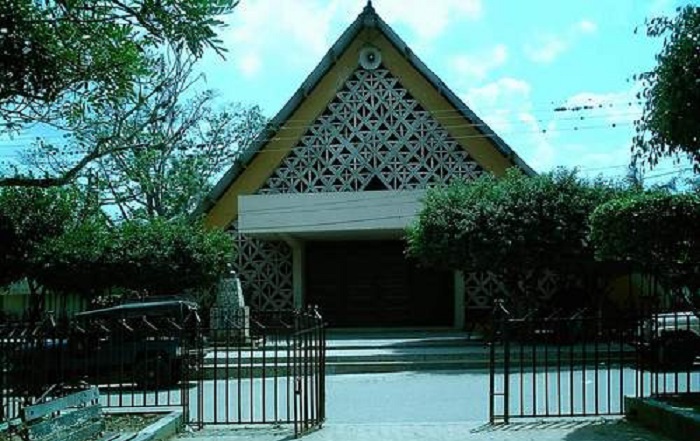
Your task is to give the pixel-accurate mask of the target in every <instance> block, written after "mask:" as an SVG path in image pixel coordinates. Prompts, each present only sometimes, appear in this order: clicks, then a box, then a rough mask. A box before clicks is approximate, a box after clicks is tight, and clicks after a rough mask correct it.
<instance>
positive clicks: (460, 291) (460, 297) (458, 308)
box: [454, 271, 465, 329]
mask: <svg viewBox="0 0 700 441" xmlns="http://www.w3.org/2000/svg"><path fill="white" fill-rule="evenodd" d="M454 286H455V288H454V290H455V313H454V327H455V329H464V325H465V317H464V309H465V308H464V301H465V289H464V273H463V272H462V271H455V272H454Z"/></svg>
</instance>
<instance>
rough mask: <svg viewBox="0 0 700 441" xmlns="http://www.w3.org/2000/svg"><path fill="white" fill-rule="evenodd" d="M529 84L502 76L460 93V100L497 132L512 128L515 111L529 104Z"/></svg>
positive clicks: (523, 109) (526, 107)
mask: <svg viewBox="0 0 700 441" xmlns="http://www.w3.org/2000/svg"><path fill="white" fill-rule="evenodd" d="M530 90H531V87H530V84H529V83H527V82H526V81H523V80H520V79H517V78H511V77H504V78H500V79H498V80H496V81H492V82H490V83H488V84H486V85H484V86H481V87H473V88H471V89H469V90H468V91H467V92H466V93H464V94H462V96H461V98H462V100H463V101H464V102H465V103H466V104H467V105H468V106H469V107H470V108H472V110H474V111H475V112H476V113H477V114H478V115H479V117H480V118H481V119H483V120H484V121H485V122H486V123H487V124H488V125H489V126H491V128H492V129H494V130H496V131H497V132H499V133H500V132H507V131H511V130H513V122H514V119H515V116H516V114H517V112H519V111H525V110H527V109H529V108H530V107H531V106H530Z"/></svg>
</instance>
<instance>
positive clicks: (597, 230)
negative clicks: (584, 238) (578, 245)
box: [591, 191, 700, 287]
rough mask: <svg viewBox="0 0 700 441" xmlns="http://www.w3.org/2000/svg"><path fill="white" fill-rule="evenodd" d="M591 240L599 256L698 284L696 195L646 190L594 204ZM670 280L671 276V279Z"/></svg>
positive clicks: (699, 204) (699, 208)
mask: <svg viewBox="0 0 700 441" xmlns="http://www.w3.org/2000/svg"><path fill="white" fill-rule="evenodd" d="M591 225H592V231H591V241H592V243H593V244H594V246H595V248H596V257H597V258H598V259H601V260H619V261H631V262H634V263H636V264H639V265H641V266H642V267H643V268H646V269H648V270H652V271H654V273H657V274H661V275H662V277H667V278H668V277H670V279H668V280H669V281H671V279H674V278H675V277H678V278H681V279H682V280H678V282H680V283H682V284H688V283H690V284H693V285H695V286H696V287H700V284H698V282H700V279H699V274H698V270H700V235H699V234H698V225H700V195H698V194H697V193H688V194H671V193H668V192H661V191H655V192H646V193H637V194H631V195H626V196H624V197H620V198H617V199H614V200H611V201H609V202H607V203H605V204H603V205H601V206H600V207H598V208H597V209H596V210H595V211H594V213H593V215H592V216H591ZM674 283H675V281H674Z"/></svg>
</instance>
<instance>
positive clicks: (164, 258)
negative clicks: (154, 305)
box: [35, 219, 233, 297]
mask: <svg viewBox="0 0 700 441" xmlns="http://www.w3.org/2000/svg"><path fill="white" fill-rule="evenodd" d="M232 253H233V244H232V241H231V239H230V237H229V236H228V235H227V234H225V233H224V232H222V231H220V230H209V229H206V228H205V227H204V226H203V225H201V224H188V223H186V222H183V221H177V222H167V221H165V220H162V219H154V220H150V221H148V222H137V221H127V222H123V223H121V224H119V225H117V226H108V225H107V224H105V223H104V222H99V221H92V222H86V223H83V224H82V225H80V226H78V227H77V228H75V229H73V230H70V231H68V232H66V233H65V234H63V235H61V236H59V237H56V238H54V239H53V240H51V241H48V242H47V243H46V244H45V245H44V246H43V247H42V248H41V249H40V250H39V252H38V253H37V255H36V257H35V266H36V267H37V268H39V270H38V271H37V273H36V274H35V277H36V279H37V281H38V282H39V283H41V284H42V285H43V286H45V287H47V288H49V289H51V290H54V291H57V292H75V293H82V294H85V295H89V296H91V297H94V296H96V295H99V294H101V293H103V292H104V291H105V290H107V289H109V288H114V287H116V288H125V289H129V290H133V291H138V292H140V293H143V294H148V295H158V294H178V293H182V292H183V291H185V290H188V289H205V288H209V287H211V286H212V285H214V284H215V283H216V282H218V280H219V279H220V277H221V276H223V275H224V274H225V273H226V272H227V270H228V264H229V263H230V262H231V261H232V258H233V257H232Z"/></svg>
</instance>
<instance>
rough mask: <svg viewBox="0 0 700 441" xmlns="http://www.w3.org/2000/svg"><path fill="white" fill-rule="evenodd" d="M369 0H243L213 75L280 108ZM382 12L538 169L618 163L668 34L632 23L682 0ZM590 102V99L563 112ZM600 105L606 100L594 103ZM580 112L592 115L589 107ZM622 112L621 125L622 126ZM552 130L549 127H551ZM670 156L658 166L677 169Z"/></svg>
mask: <svg viewBox="0 0 700 441" xmlns="http://www.w3.org/2000/svg"><path fill="white" fill-rule="evenodd" d="M365 3H366V1H365V0H243V1H242V2H241V4H240V6H239V7H238V9H237V10H236V11H235V13H234V14H233V15H232V16H230V17H227V18H226V21H227V23H228V24H229V26H228V28H227V29H226V30H224V32H223V33H222V37H223V40H224V42H225V44H226V46H227V47H228V49H229V54H228V55H227V60H225V61H222V60H220V59H217V58H216V57H214V56H208V57H206V58H205V59H204V60H202V63H201V69H202V72H204V73H205V75H206V80H207V87H211V88H214V89H218V90H219V91H220V93H221V96H222V97H223V98H224V99H230V100H235V101H242V102H246V103H255V104H259V105H260V106H261V107H262V108H263V110H264V112H265V113H266V114H267V115H268V116H273V115H274V114H275V113H276V112H277V111H278V110H279V109H280V108H281V107H282V106H283V105H284V103H285V102H286V101H287V99H289V97H290V96H291V95H292V94H293V93H294V91H295V90H296V89H297V88H298V87H299V85H300V84H301V83H302V81H303V80H304V79H305V78H306V76H307V75H308V74H309V73H310V72H311V70H312V69H313V68H314V67H315V65H316V64H317V63H318V61H319V60H320V59H321V57H322V56H323V55H324V54H325V52H326V51H327V50H328V48H329V47H330V46H331V45H332V44H333V42H334V41H335V40H336V39H337V38H338V37H339V36H340V34H341V33H342V32H343V30H344V29H345V28H346V27H347V26H348V25H349V24H350V23H352V21H353V20H354V19H355V18H356V16H357V15H358V14H359V13H360V11H361V10H362V8H363V7H364V5H365ZM373 4H374V7H375V9H376V10H377V12H378V13H379V14H380V15H381V16H382V18H383V19H384V20H385V21H387V22H388V23H389V24H390V25H391V26H392V27H393V28H394V30H395V31H396V32H397V33H398V34H399V35H400V36H401V37H402V38H403V39H404V41H406V42H407V43H408V44H409V46H411V48H412V49H413V50H414V52H415V53H416V54H417V55H418V56H419V57H420V58H421V59H422V60H423V61H424V62H425V63H426V64H427V65H428V67H430V69H432V70H433V71H434V72H435V73H437V74H438V75H439V76H440V77H441V78H442V79H443V80H444V81H445V83H446V84H447V85H448V86H449V87H450V88H451V89H452V90H453V91H454V92H455V93H457V95H459V96H460V97H461V98H462V99H463V100H464V101H465V102H466V103H467V105H469V106H470V107H471V108H472V109H473V110H474V111H476V112H477V114H479V115H480V116H481V117H482V118H483V119H485V120H486V122H488V123H489V124H490V125H491V126H492V128H493V129H494V130H495V131H496V132H497V133H499V134H501V136H502V137H503V138H504V139H505V140H506V141H507V142H508V143H509V144H510V145H511V147H513V148H514V149H515V150H516V151H517V152H518V153H519V154H520V155H521V156H522V157H523V158H524V159H525V160H526V161H527V162H528V163H529V164H530V165H532V166H533V167H534V168H535V169H536V170H538V171H546V170H549V169H552V168H553V167H556V166H568V167H573V166H579V167H581V168H582V169H583V171H584V172H585V173H586V174H596V173H605V174H621V173H624V171H625V165H626V164H627V162H628V160H629V144H630V140H631V139H632V136H633V127H632V121H633V120H634V119H635V118H636V117H637V116H638V115H639V113H640V111H641V106H640V103H639V102H638V101H637V99H636V98H635V94H636V92H637V91H638V86H637V85H636V84H635V83H634V82H633V81H632V79H631V77H632V75H633V74H635V73H639V72H641V71H643V70H645V69H648V68H650V67H651V66H653V64H654V54H655V53H656V52H657V50H658V48H659V42H658V41H654V40H651V39H649V38H647V37H646V36H645V35H644V34H643V33H642V32H640V33H637V34H635V33H634V29H635V27H636V26H640V25H642V24H643V23H644V19H645V17H650V16H655V15H658V14H663V13H672V12H673V10H674V8H675V7H676V6H677V5H678V2H674V1H673V0H649V1H641V0H614V1H611V0H607V1H606V0H589V1H557V0H528V1H527V2H526V1H516V0H431V1H422V0H374V1H373ZM582 104H592V105H595V106H596V109H595V110H593V111H580V112H571V111H569V112H556V111H554V109H555V108H557V107H571V106H575V105H582ZM598 105H602V106H603V107H602V108H600V107H597V106H598ZM581 117H583V119H581ZM613 124H614V125H615V126H614V127H613ZM543 131H545V132H543ZM674 168H681V166H675V167H674V165H673V164H672V163H671V162H670V161H668V162H664V163H663V164H661V165H659V166H657V168H656V169H655V170H654V171H651V172H649V173H648V175H649V176H653V175H658V174H660V173H666V174H665V175H664V178H667V177H668V174H667V173H668V172H672V171H673V170H674Z"/></svg>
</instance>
